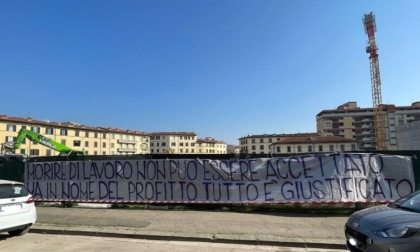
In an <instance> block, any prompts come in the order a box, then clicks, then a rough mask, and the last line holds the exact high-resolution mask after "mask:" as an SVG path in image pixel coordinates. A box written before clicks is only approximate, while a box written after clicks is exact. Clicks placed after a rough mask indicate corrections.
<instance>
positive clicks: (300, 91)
mask: <svg viewBox="0 0 420 252" xmlns="http://www.w3.org/2000/svg"><path fill="white" fill-rule="evenodd" d="M419 9H420V1H417V0H409V1H384V0H376V1H375V0H374V1H364V0H356V1H344V0H343V1H340V0H318V1H312V0H288V1H286V0H276V1H264V0H237V1H233V0H220V1H219V0H208V1H206V0H179V1H176V0H166V1H163V0H162V1H160V0H151V1H142V0H136V1H128V0H127V1H116V0H115V1H108V0H95V1H94V0H80V1H77V0H72V1H64V0H49V1H48V0H45V1H16V0H10V1H8V0H3V1H0V38H1V39H0V87H1V94H2V95H1V99H0V114H6V115H10V116H19V117H32V118H34V119H39V120H50V121H58V122H63V121H72V122H77V123H81V124H84V125H89V126H101V127H116V128H122V129H132V130H139V131H144V132H158V131H192V132H195V133H197V134H198V136H199V137H200V138H204V137H214V138H216V139H218V140H222V141H224V142H226V143H228V144H238V138H240V137H243V136H246V135H255V134H273V133H278V134H280V133H302V132H316V114H317V113H319V112H321V111H322V110H325V109H335V108H336V107H337V106H339V105H341V104H343V103H345V102H348V101H357V102H358V105H359V106H360V107H372V95H371V84H370V70H369V59H368V54H366V52H365V47H366V43H367V35H366V34H365V33H364V30H363V23H362V17H363V14H365V13H368V12H371V11H373V12H374V13H375V15H376V24H377V33H376V41H377V45H378V47H379V63H380V72H381V80H382V101H383V103H390V104H395V105H397V106H405V105H410V104H411V103H412V102H414V101H420V92H419V91H420V71H419V66H420V65H419V62H420V60H419V59H420V28H419V26H420V15H418V10H419Z"/></svg>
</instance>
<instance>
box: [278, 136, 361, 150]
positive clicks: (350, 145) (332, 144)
mask: <svg viewBox="0 0 420 252" xmlns="http://www.w3.org/2000/svg"><path fill="white" fill-rule="evenodd" d="M270 149H271V153H272V154H304V153H326V152H346V151H355V150H357V149H358V144H357V141H356V140H353V139H347V138H344V137H337V136H289V137H284V138H282V139H280V140H279V141H277V142H275V143H273V144H272V145H271V146H270Z"/></svg>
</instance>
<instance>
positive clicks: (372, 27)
mask: <svg viewBox="0 0 420 252" xmlns="http://www.w3.org/2000/svg"><path fill="white" fill-rule="evenodd" d="M363 24H364V27H365V33H366V34H367V35H368V39H369V41H368V46H367V47H366V53H368V54H369V61H370V76H371V85H372V101H373V112H374V128H375V144H376V150H386V149H387V145H386V137H385V127H384V115H383V111H382V92H381V76H380V73H379V59H378V47H377V46H376V41H375V32H376V22H375V15H374V14H373V13H372V12H371V13H369V14H365V15H364V17H363Z"/></svg>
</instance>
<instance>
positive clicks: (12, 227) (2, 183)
mask: <svg viewBox="0 0 420 252" xmlns="http://www.w3.org/2000/svg"><path fill="white" fill-rule="evenodd" d="M36 217H37V215H36V208H35V202H34V198H33V197H32V195H31V194H30V193H29V192H28V190H27V189H26V188H25V186H24V184H23V183H21V182H16V181H9V180H0V233H3V232H8V233H9V235H11V236H19V235H24V234H25V233H27V232H28V231H29V229H30V228H31V226H32V225H34V224H35V221H36Z"/></svg>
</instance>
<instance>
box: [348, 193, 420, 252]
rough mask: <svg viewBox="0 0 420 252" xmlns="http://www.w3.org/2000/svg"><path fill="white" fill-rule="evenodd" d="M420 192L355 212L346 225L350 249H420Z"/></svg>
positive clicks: (376, 251) (391, 251)
mask: <svg viewBox="0 0 420 252" xmlns="http://www.w3.org/2000/svg"><path fill="white" fill-rule="evenodd" d="M419 230H420V191H417V192H414V193H412V194H410V195H407V196H405V197H403V198H401V199H399V200H396V201H394V202H393V203H390V204H388V205H381V206H375V207H371V208H366V209H363V210H360V211H357V212H355V213H353V214H352V215H351V216H350V217H349V219H348V221H347V223H346V225H345V235H346V240H347V248H348V249H349V250H350V251H364V252H371V251H372V252H382V251H386V252H397V251H398V252H405V251H407V252H413V251H420V232H419Z"/></svg>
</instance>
